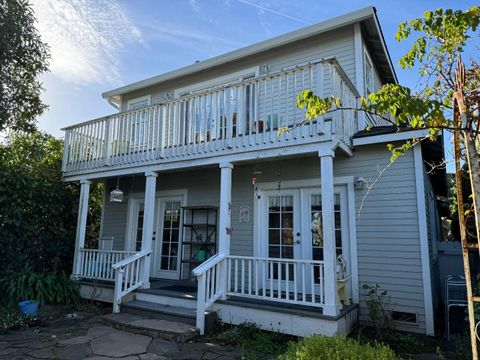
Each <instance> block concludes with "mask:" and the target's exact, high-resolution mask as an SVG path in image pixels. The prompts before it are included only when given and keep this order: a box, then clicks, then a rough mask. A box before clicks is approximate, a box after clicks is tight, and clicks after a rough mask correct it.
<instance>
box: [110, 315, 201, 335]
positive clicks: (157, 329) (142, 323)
mask: <svg viewBox="0 0 480 360" xmlns="http://www.w3.org/2000/svg"><path fill="white" fill-rule="evenodd" d="M103 320H104V321H105V322H107V323H108V324H110V325H112V326H113V327H114V328H116V329H119V330H123V331H127V332H131V333H135V334H142V335H147V336H150V337H153V338H162V339H166V340H171V341H175V342H185V341H188V340H191V339H193V338H195V337H197V336H198V329H197V328H196V327H195V326H192V325H189V324H185V323H180V322H175V321H169V320H163V319H153V318H151V317H146V316H141V315H136V314H129V313H120V314H108V315H104V316H103Z"/></svg>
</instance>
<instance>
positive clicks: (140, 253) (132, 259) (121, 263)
mask: <svg viewBox="0 0 480 360" xmlns="http://www.w3.org/2000/svg"><path fill="white" fill-rule="evenodd" d="M151 252H152V250H149V251H141V252H138V253H135V254H133V255H132V256H130V257H128V258H126V259H123V260H122V261H119V262H117V263H115V264H113V265H112V269H114V270H115V269H118V268H119V267H122V266H126V265H128V264H129V263H131V262H132V261H135V260H136V259H137V258H140V257H143V256H145V255H149V254H150V253H151Z"/></svg>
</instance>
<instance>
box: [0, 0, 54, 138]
mask: <svg viewBox="0 0 480 360" xmlns="http://www.w3.org/2000/svg"><path fill="white" fill-rule="evenodd" d="M35 21H36V20H35V16H34V12H33V10H32V8H31V6H30V5H29V3H28V1H27V0H1V1H0V132H1V131H4V130H6V129H9V130H13V131H32V130H33V129H35V122H36V120H35V119H36V117H38V116H39V115H41V114H42V113H43V111H44V110H45V109H46V107H47V106H46V105H45V104H44V103H42V101H41V99H40V93H41V91H42V84H41V82H40V80H39V76H40V75H41V74H43V73H44V72H46V71H47V70H48V60H49V52H48V48H47V45H46V44H45V43H44V42H42V40H41V38H40V34H39V33H38V31H37V30H36V29H35Z"/></svg>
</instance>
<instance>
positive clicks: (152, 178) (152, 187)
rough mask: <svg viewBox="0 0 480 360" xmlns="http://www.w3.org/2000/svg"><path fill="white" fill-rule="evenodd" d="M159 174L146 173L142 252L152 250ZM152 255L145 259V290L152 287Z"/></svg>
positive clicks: (143, 275)
mask: <svg viewBox="0 0 480 360" xmlns="http://www.w3.org/2000/svg"><path fill="white" fill-rule="evenodd" d="M157 175H158V174H157V173H154V172H147V173H145V200H144V206H143V233H142V251H148V250H152V238H153V223H154V219H155V192H156V187H157ZM151 257H152V256H151V255H150V256H147V257H146V258H145V262H144V268H143V274H142V277H143V285H142V287H143V288H149V287H150V259H151Z"/></svg>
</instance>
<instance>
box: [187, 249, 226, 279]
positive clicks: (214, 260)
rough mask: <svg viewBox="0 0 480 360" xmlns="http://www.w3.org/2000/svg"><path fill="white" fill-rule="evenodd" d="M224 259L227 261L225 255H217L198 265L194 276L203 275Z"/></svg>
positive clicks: (194, 270)
mask: <svg viewBox="0 0 480 360" xmlns="http://www.w3.org/2000/svg"><path fill="white" fill-rule="evenodd" d="M223 259H225V255H220V254H215V255H214V256H212V257H211V258H209V259H208V260H206V261H204V262H203V263H201V264H200V265H198V266H197V267H196V268H195V269H193V275H195V276H198V275H201V274H203V273H204V272H205V271H207V270H208V269H210V268H211V267H212V266H214V265H216V264H218V263H219V262H220V261H222V260H223Z"/></svg>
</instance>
